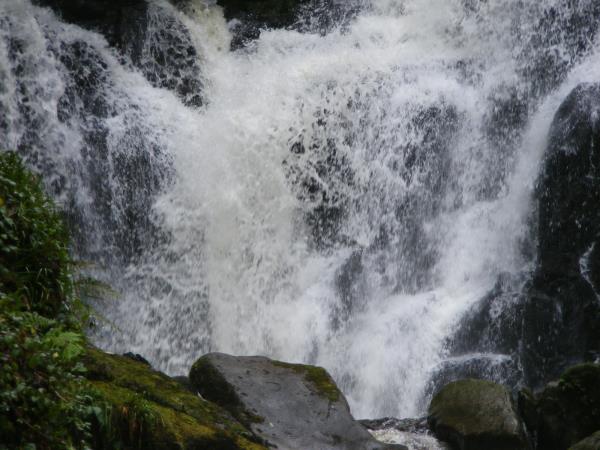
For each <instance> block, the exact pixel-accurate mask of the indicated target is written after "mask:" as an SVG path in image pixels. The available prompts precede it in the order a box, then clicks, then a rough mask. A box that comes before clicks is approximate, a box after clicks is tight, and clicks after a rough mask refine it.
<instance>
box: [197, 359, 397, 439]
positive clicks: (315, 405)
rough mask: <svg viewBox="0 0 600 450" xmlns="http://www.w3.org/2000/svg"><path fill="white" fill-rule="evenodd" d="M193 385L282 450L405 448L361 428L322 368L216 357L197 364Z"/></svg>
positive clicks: (202, 394)
mask: <svg viewBox="0 0 600 450" xmlns="http://www.w3.org/2000/svg"><path fill="white" fill-rule="evenodd" d="M189 379H190V383H191V384H192V386H193V387H194V388H195V389H196V390H197V391H198V393H199V394H200V395H201V396H202V397H204V398H205V399H207V400H210V401H212V402H214V403H216V404H218V405H220V406H222V407H223V408H225V409H227V410H229V411H230V412H231V413H232V414H233V415H234V416H235V417H236V418H237V419H238V420H239V421H240V422H242V423H244V424H245V425H246V426H248V428H250V429H251V430H252V431H253V432H254V433H255V434H257V435H259V436H261V437H262V438H263V439H264V440H265V441H266V442H268V444H269V445H275V446H277V448H282V449H290V450H294V449H297V450H301V449H319V450H328V449H332V450H333V449H347V450H353V449H356V450H379V449H381V450H383V449H392V448H396V449H403V448H405V447H404V446H393V445H387V444H382V443H379V442H377V441H376V440H375V439H374V438H373V437H372V436H371V435H370V433H369V432H368V431H367V430H366V429H365V428H364V427H363V426H362V425H360V424H359V423H358V422H356V421H355V420H354V419H353V418H352V415H351V414H350V409H349V407H348V403H347V402H346V399H345V398H344V396H343V395H342V393H341V392H340V391H339V389H338V388H337V386H336V385H335V383H334V381H333V380H332V379H331V377H330V376H329V374H328V373H327V372H326V371H325V370H324V369H322V368H320V367H314V366H307V365H298V364H287V363H282V362H278V361H273V360H271V359H268V358H264V357H235V356H230V355H225V354H221V353H211V354H208V355H205V356H203V357H202V358H200V359H199V360H198V361H196V363H195V364H194V365H193V366H192V369H191V371H190V376H189Z"/></svg>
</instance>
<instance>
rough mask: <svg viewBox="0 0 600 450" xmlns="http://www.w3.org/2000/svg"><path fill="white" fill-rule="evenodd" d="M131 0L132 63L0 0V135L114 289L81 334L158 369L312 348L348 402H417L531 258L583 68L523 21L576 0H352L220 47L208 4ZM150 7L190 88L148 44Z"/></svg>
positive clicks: (564, 40) (573, 50)
mask: <svg viewBox="0 0 600 450" xmlns="http://www.w3.org/2000/svg"><path fill="white" fill-rule="evenodd" d="M149 5H150V6H149V10H148V11H149V12H148V17H149V18H150V19H151V20H148V21H147V29H146V34H145V36H146V39H147V40H146V41H144V42H145V44H144V47H143V49H142V50H143V51H142V52H141V54H140V55H139V56H137V57H138V59H139V61H136V56H135V55H133V54H132V53H131V52H129V53H128V52H127V51H119V50H116V49H115V48H113V47H110V46H109V44H108V43H107V42H106V40H105V39H104V38H102V37H101V36H100V35H99V34H97V33H94V32H91V31H85V30H83V29H81V28H79V27H77V26H75V25H68V24H65V23H63V22H61V21H60V20H59V19H58V18H57V17H56V16H55V15H54V14H53V13H51V12H50V11H49V10H46V9H43V8H38V7H34V6H32V5H31V4H29V3H28V2H23V1H20V0H7V1H5V2H3V3H2V4H1V5H0V83H1V84H0V87H1V89H0V107H1V110H2V113H3V117H4V118H3V119H2V120H1V121H0V143H1V144H2V145H3V146H4V147H7V148H9V147H10V148H16V149H18V150H20V152H21V153H22V154H23V155H25V157H26V159H27V161H28V163H29V164H30V165H32V166H34V167H37V168H38V170H41V171H43V172H44V173H45V174H47V177H46V178H47V183H48V186H49V187H50V188H51V189H52V191H53V192H54V193H55V194H56V196H57V198H59V199H60V200H61V201H62V202H63V203H64V205H65V207H66V208H67V210H68V211H69V214H70V215H71V216H72V217H71V222H72V223H74V224H76V230H78V231H77V232H76V251H77V252H78V253H79V254H80V255H82V256H83V257H85V258H86V259H91V260H93V261H95V262H96V263H97V265H98V272H97V273H98V274H99V276H101V277H104V278H105V279H107V280H109V281H110V282H111V283H112V284H113V286H115V288H117V289H118V290H120V291H121V292H122V298H121V299H120V300H118V301H117V302H115V303H108V304H105V305H102V306H101V308H102V313H103V315H104V316H105V317H106V318H107V319H108V320H109V321H110V322H112V323H113V324H114V326H113V327H102V328H101V329H100V330H98V331H97V332H96V334H95V336H94V337H95V339H96V340H97V342H98V343H99V344H100V345H102V346H103V347H105V348H108V349H111V350H115V351H125V350H133V351H136V352H139V353H142V354H143V355H145V356H146V357H148V358H149V359H150V360H151V361H152V362H153V363H154V364H156V365H157V366H158V367H159V368H161V369H163V370H166V371H168V372H170V373H182V372H184V371H185V370H187V368H188V367H189V365H190V364H191V363H192V362H193V361H194V359H195V358H197V357H198V356H200V355H201V354H203V353H205V352H207V351H223V352H229V353H234V354H264V355H268V356H271V357H274V358H279V359H284V360H289V361H303V362H308V363H313V364H318V365H322V366H324V367H326V368H327V369H328V370H329V371H331V373H332V374H333V376H334V378H335V379H336V380H337V381H338V383H339V385H340V387H341V388H342V390H343V391H344V393H345V394H346V395H347V396H348V399H349V401H350V404H351V406H352V410H353V412H354V414H355V415H356V416H359V417H365V416H370V417H375V416H384V415H396V416H410V415H417V414H419V413H421V412H422V411H421V409H422V405H423V397H424V396H426V395H427V390H426V387H427V382H428V380H429V378H430V377H431V376H432V375H433V373H434V371H435V370H436V367H438V365H439V364H440V363H441V362H442V361H443V360H444V358H445V357H446V356H447V355H445V349H444V342H445V339H446V338H447V337H448V336H449V335H450V334H451V333H452V332H453V330H454V329H455V328H456V326H457V325H458V324H459V323H460V319H461V316H462V314H464V313H465V312H466V311H467V310H468V309H469V307H470V306H472V305H473V304H474V302H476V301H477V300H478V299H480V298H481V297H482V296H483V295H484V294H485V293H486V292H487V291H488V290H489V289H490V288H491V287H492V286H493V284H494V283H495V281H496V278H497V277H498V275H499V274H501V273H504V272H509V273H514V272H518V271H521V270H525V269H527V267H528V266H529V265H530V264H531V262H532V261H531V257H528V256H526V255H524V254H523V252H522V251H521V248H522V246H523V242H524V240H526V239H527V236H528V231H529V225H528V220H529V215H530V213H531V192H532V189H533V186H534V184H535V180H536V177H537V171H538V166H539V161H540V160H541V157H542V154H543V150H544V148H545V144H546V143H545V139H546V135H547V133H548V128H549V124H550V122H551V120H552V116H553V114H554V111H555V110H556V108H557V106H558V104H559V103H560V102H561V100H562V99H563V98H564V97H565V95H566V94H567V93H568V92H569V91H570V89H572V88H573V87H574V86H575V85H576V84H577V83H579V82H582V81H594V77H595V76H596V75H595V74H594V69H596V70H597V68H598V67H600V61H599V60H598V58H597V56H596V53H595V51H594V48H595V47H594V44H593V39H591V38H590V39H588V40H589V42H588V43H587V44H586V45H587V47H586V46H582V45H581V43H580V42H579V41H578V40H577V39H578V38H577V36H575V37H574V36H572V35H570V34H568V32H567V31H564V33H562V34H561V33H559V32H556V29H553V30H552V33H553V34H552V35H553V36H554V38H553V39H548V40H545V39H544V38H543V36H544V30H545V29H546V28H545V27H544V24H545V23H546V22H545V20H548V11H554V14H555V15H554V16H552V17H555V18H558V19H556V21H557V22H553V24H556V23H558V24H559V25H560V24H561V23H563V22H564V23H567V22H568V21H569V20H570V19H569V17H572V16H573V15H575V14H581V15H585V13H586V11H588V10H590V9H591V8H593V2H591V1H589V2H585V1H581V2H579V3H578V6H577V8H573V7H572V6H571V7H570V6H569V5H566V3H565V2H563V1H559V0H552V1H546V2H539V0H526V1H523V2H520V3H519V5H518V6H517V5H516V4H514V2H512V1H509V0H498V1H495V2H476V1H465V0H406V1H394V0H372V1H371V2H366V1H365V2H363V3H362V4H361V5H360V11H359V13H358V14H357V15H356V17H355V18H354V19H352V20H351V21H350V22H348V23H345V24H344V26H340V27H333V29H331V30H329V31H328V32H327V33H317V32H311V30H310V27H309V29H308V31H306V30H304V32H299V31H295V30H294V29H290V30H271V31H264V32H262V34H261V36H260V38H259V39H258V40H257V41H255V42H253V43H252V44H250V45H249V47H247V48H245V49H241V50H238V51H235V52H231V51H229V43H230V41H231V35H230V33H229V31H228V29H227V24H226V23H225V20H224V19H223V17H222V13H221V12H220V10H219V8H217V7H214V6H210V5H205V4H204V3H202V2H200V1H196V2H191V3H190V4H189V5H188V7H187V8H186V9H185V12H182V11H179V10H176V9H175V8H174V7H172V6H171V5H169V4H167V3H166V2H163V1H154V2H150V4H149ZM586 8H587V9H586ZM305 13H306V14H310V9H307V10H306V11H305ZM305 19H306V18H305ZM313 19H314V20H316V21H317V22H318V18H317V19H315V18H313ZM561 20H562V22H561ZM166 21H170V22H169V23H174V24H178V25H177V26H170V27H169V30H170V32H171V33H175V35H176V37H177V40H176V42H178V43H181V42H184V43H185V46H187V47H185V48H188V47H189V48H191V49H192V50H194V52H192V53H190V54H192V55H193V58H194V61H193V63H190V64H192V65H190V66H189V67H191V69H190V70H189V71H188V72H186V75H185V76H187V77H190V79H193V80H195V83H196V84H194V86H196V87H195V88H194V89H202V93H201V98H202V100H200V99H199V98H200V97H198V95H199V94H198V93H197V92H195V91H194V92H192V94H197V95H191V96H190V92H187V91H185V89H183V88H181V86H182V84H181V83H177V80H178V78H177V77H176V79H175V81H174V82H173V83H171V82H170V81H169V80H171V78H169V77H170V76H171V75H170V74H168V73H167V74H164V73H162V72H161V73H159V74H158V75H157V72H160V71H162V70H163V68H161V67H157V66H156V65H153V64H150V63H149V62H151V61H152V60H153V58H156V54H157V52H160V51H165V48H168V45H169V41H168V40H167V41H165V42H163V41H161V40H160V39H159V37H160V36H163V37H164V33H163V34H161V31H162V27H163V25H164V24H165V23H166ZM308 22H310V21H308ZM308 22H307V21H306V20H305V22H304V23H308ZM564 29H565V30H567V29H568V27H566V26H565V27H564ZM561 30H562V29H561ZM586 42H587V41H586ZM542 44H543V45H542ZM178 45H179V44H178ZM165 46H166V47H165ZM548 55H552V58H553V59H552V58H551V59H550V63H549V62H548V61H549V58H548ZM77 61H84V64H83V65H80V64H79V63H78V62H77ZM194 64H197V66H198V67H200V69H197V68H196V66H194ZM548 64H550V66H548ZM550 69H551V70H550ZM548 71H550V72H548ZM541 73H550V74H551V75H552V76H549V77H546V78H543V77H542V76H541V75H540V74H541ZM540 80H541V81H540Z"/></svg>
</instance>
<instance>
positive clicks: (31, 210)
mask: <svg viewBox="0 0 600 450" xmlns="http://www.w3.org/2000/svg"><path fill="white" fill-rule="evenodd" d="M0 245H1V248H2V251H1V252H0V435H1V436H3V437H4V442H2V443H0V447H2V446H3V445H4V446H8V447H9V448H38V449H57V448H82V447H84V446H85V445H86V442H87V440H88V439H89V436H90V420H89V417H90V414H91V413H92V412H93V406H92V398H91V396H90V395H89V393H88V392H87V391H86V384H85V379H84V377H83V373H84V371H85V368H84V366H83V365H82V364H81V361H80V358H81V355H82V354H83V352H84V344H85V338H84V336H83V334H82V331H81V326H80V323H81V320H82V318H83V315H82V311H83V308H82V307H81V302H79V301H78V300H77V298H76V296H75V285H74V281H73V264H72V261H71V259H70V257H69V252H68V249H69V239H68V233H67V230H66V228H65V225H64V223H63V221H62V219H61V217H60V214H59V213H58V211H57V210H56V208H55V207H54V205H53V203H52V202H51V200H50V199H49V198H48V197H47V196H46V195H45V194H44V191H43V189H42V186H41V184H40V182H39V180H38V179H37V177H35V176H34V175H33V174H31V173H30V172H29V171H27V170H26V169H25V168H24V167H23V165H22V163H21V161H20V160H19V158H18V157H17V156H16V155H15V154H14V153H9V152H4V153H1V154H0Z"/></svg>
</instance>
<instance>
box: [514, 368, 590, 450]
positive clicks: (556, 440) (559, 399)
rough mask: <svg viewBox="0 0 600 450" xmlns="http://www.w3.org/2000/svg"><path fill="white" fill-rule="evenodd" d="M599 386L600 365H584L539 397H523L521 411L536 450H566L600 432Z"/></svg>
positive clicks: (520, 399)
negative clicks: (534, 440) (531, 434)
mask: <svg viewBox="0 0 600 450" xmlns="http://www.w3.org/2000/svg"><path fill="white" fill-rule="evenodd" d="M599 382H600V365H598V364H581V365H579V366H574V367H572V368H570V369H569V370H567V371H566V372H565V373H564V374H563V376H562V377H561V378H560V380H559V381H557V382H552V383H550V384H548V385H547V386H546V388H545V389H544V390H543V391H541V392H540V393H539V394H538V395H535V396H534V395H532V394H531V393H528V392H527V391H522V392H521V393H520V396H519V409H520V410H521V414H522V415H523V418H524V420H525V422H526V424H527V428H528V430H530V431H531V432H532V433H533V435H534V436H536V440H537V447H536V448H538V449H544V450H564V449H566V448H569V447H570V446H571V445H573V444H575V443H577V442H578V441H579V440H581V439H583V438H585V437H586V436H589V435H590V434H592V433H594V432H595V431H597V430H598V429H600V383H599ZM593 448H598V447H593Z"/></svg>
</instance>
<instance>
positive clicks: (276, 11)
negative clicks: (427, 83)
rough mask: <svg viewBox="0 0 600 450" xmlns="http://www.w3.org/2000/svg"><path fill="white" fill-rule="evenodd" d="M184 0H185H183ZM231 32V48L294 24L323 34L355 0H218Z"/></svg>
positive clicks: (342, 20) (353, 8) (344, 19)
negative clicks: (268, 31) (262, 33)
mask: <svg viewBox="0 0 600 450" xmlns="http://www.w3.org/2000/svg"><path fill="white" fill-rule="evenodd" d="M182 1H185V0H182ZM217 3H218V4H219V5H221V6H222V7H223V10H224V12H225V18H226V19H227V20H228V21H230V26H231V30H232V32H233V40H232V42H231V48H232V49H234V50H235V49H238V48H241V47H244V46H245V45H246V44H248V43H249V42H250V41H252V40H254V39H256V38H258V36H259V35H260V32H261V30H264V29H274V28H294V29H296V30H299V31H310V32H318V33H322V34H325V33H327V32H328V31H329V30H331V29H332V28H333V27H335V26H337V25H340V24H341V25H344V24H347V23H348V22H349V20H350V19H351V18H352V17H354V16H355V15H356V12H357V11H358V10H359V3H360V2H358V1H357V0H218V1H217Z"/></svg>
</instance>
